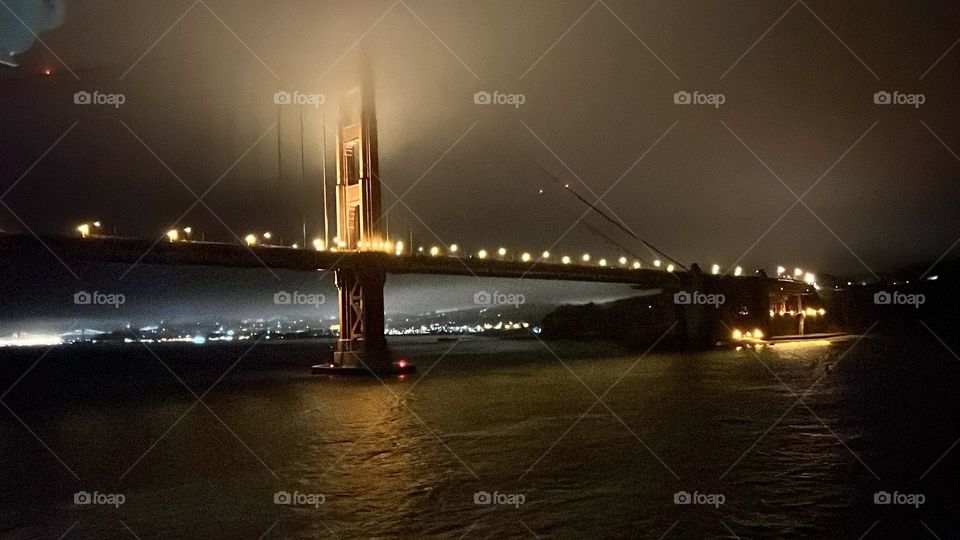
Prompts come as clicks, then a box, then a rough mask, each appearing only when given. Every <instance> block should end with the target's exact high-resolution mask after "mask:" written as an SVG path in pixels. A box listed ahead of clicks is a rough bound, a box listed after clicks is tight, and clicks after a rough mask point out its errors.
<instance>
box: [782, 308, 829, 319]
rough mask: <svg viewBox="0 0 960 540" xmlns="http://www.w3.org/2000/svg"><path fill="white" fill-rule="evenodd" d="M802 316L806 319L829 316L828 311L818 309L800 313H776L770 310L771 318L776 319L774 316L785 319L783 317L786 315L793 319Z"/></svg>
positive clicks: (809, 309) (786, 311)
mask: <svg viewBox="0 0 960 540" xmlns="http://www.w3.org/2000/svg"><path fill="white" fill-rule="evenodd" d="M800 314H803V316H804V317H823V316H824V315H826V314H827V310H825V309H823V308H820V309H816V308H812V307H808V308H806V309H804V310H803V311H800V312H797V311H794V310H792V309H791V310H780V311H774V310H772V309H771V310H770V316H771V317H774V316H780V317H783V316H785V315H789V316H791V317H796V316H797V315H800Z"/></svg>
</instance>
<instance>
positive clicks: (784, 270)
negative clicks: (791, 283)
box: [777, 266, 787, 276]
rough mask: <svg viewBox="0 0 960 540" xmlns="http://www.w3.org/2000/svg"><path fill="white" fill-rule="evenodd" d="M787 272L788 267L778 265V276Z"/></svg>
mask: <svg viewBox="0 0 960 540" xmlns="http://www.w3.org/2000/svg"><path fill="white" fill-rule="evenodd" d="M785 273H787V269H786V268H784V267H782V266H778V267H777V275H778V276H782V275H783V274H785Z"/></svg>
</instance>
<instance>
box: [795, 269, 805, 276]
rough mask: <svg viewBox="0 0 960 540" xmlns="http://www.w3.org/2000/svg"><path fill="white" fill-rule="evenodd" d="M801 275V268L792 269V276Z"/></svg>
mask: <svg viewBox="0 0 960 540" xmlns="http://www.w3.org/2000/svg"><path fill="white" fill-rule="evenodd" d="M802 275H803V270H801V269H799V268H794V269H793V277H800V276H802Z"/></svg>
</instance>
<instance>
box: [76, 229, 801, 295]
mask: <svg viewBox="0 0 960 540" xmlns="http://www.w3.org/2000/svg"><path fill="white" fill-rule="evenodd" d="M102 228H103V227H102V224H101V223H100V222H99V221H94V222H89V223H82V224H80V225H79V226H78V227H77V228H76V230H77V232H78V233H80V236H81V237H83V238H87V237H90V236H98V235H101V232H100V231H101V230H102ZM165 236H166V238H167V240H168V241H170V242H182V241H192V238H193V228H192V227H183V228H174V229H170V230H168V231H167V232H166V233H165ZM272 239H273V234H272V233H270V232H264V233H262V234H260V235H257V234H254V233H250V234H247V235H246V236H245V237H244V238H243V243H244V244H245V245H247V246H249V247H253V246H265V247H277V248H284V247H286V248H290V249H307V246H301V245H299V244H292V245H290V246H283V245H275V244H271V243H270V241H271V240H272ZM310 246H311V247H312V248H313V249H314V250H315V251H327V252H332V253H335V252H338V251H346V250H347V243H346V242H345V241H343V240H341V239H340V238H339V237H334V238H333V240H332V241H331V242H330V245H329V246H328V245H327V244H326V243H325V242H324V241H323V239H321V238H314V239H313V240H312V242H311V243H310ZM357 247H358V249H357V251H365V252H381V253H390V254H393V255H397V256H400V255H404V254H405V250H406V246H405V245H404V243H403V242H402V241H390V240H384V241H375V242H360V243H359V244H358V246H357ZM415 253H416V254H417V255H421V256H430V257H466V258H476V259H480V260H488V259H494V258H495V260H511V261H516V260H519V261H520V262H524V263H534V262H536V263H552V264H557V263H559V264H562V265H571V264H574V258H573V257H571V256H570V255H561V256H559V257H556V256H555V255H554V254H553V253H551V252H550V251H548V250H544V251H542V252H541V253H540V255H539V256H536V255H534V254H532V253H530V252H527V251H523V252H517V251H511V250H508V249H507V248H506V247H503V246H500V247H498V248H497V249H496V250H493V251H492V252H491V251H488V250H487V249H486V248H480V249H478V250H477V251H476V252H475V253H470V254H464V253H463V251H462V250H461V248H460V245H459V244H450V245H449V246H447V247H446V248H441V247H440V246H436V245H433V246H429V247H426V246H419V247H418V248H417V249H416V252H415ZM593 260H594V258H593V256H592V255H591V254H590V253H583V254H582V255H580V257H579V265H580V266H588V265H590V262H591V261H593ZM611 260H613V259H611ZM596 266H599V267H603V268H632V269H634V270H639V269H641V268H643V264H642V263H641V262H640V261H639V260H633V261H632V262H631V261H630V260H629V259H628V258H627V257H626V256H623V255H621V256H620V257H618V258H617V259H616V264H611V263H610V261H609V260H608V259H606V258H602V257H601V258H599V259H596ZM653 267H654V269H657V270H664V271H666V272H674V271H675V270H676V267H675V266H674V265H673V264H672V263H667V264H664V263H663V262H662V261H660V259H656V260H654V261H653ZM710 273H711V274H713V275H715V276H716V275H720V274H721V273H722V268H721V267H720V265H719V264H713V265H711V267H710ZM732 273H733V275H734V276H735V277H742V276H744V270H743V267H742V266H735V267H733V272H732ZM777 278H778V279H787V280H791V281H802V282H804V283H806V284H808V285H812V286H814V287H816V288H817V289H819V288H820V287H819V285H818V284H817V281H816V276H815V275H814V274H813V273H812V272H806V271H804V270H803V269H801V268H794V269H793V270H792V271H788V270H787V268H786V267H784V266H777Z"/></svg>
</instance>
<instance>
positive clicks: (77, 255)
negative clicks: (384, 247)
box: [0, 234, 691, 289]
mask: <svg viewBox="0 0 960 540" xmlns="http://www.w3.org/2000/svg"><path fill="white" fill-rule="evenodd" d="M45 246H46V247H45ZM51 251H52V252H53V253H55V254H56V255H57V257H59V258H60V259H62V260H63V261H65V262H67V263H68V264H69V262H70V261H91V262H104V263H120V264H128V265H133V264H137V263H139V264H161V265H197V266H221V267H237V268H258V267H259V268H264V267H266V268H270V269H274V270H278V269H283V270H299V271H316V270H332V269H335V268H351V267H380V268H383V269H384V270H385V271H386V272H387V273H389V274H437V275H449V276H476V277H484V278H524V279H547V280H567V281H588V282H599V283H626V284H631V285H637V286H640V287H644V288H651V289H652V288H664V287H666V288H676V287H678V286H681V285H683V284H685V283H687V282H688V281H689V280H690V278H691V276H690V274H689V273H688V272H672V273H671V272H665V271H663V270H654V269H648V268H640V269H634V268H619V267H600V266H596V265H593V266H588V265H579V264H573V263H571V264H561V263H559V262H545V261H531V262H521V261H511V260H499V259H479V258H476V257H451V256H436V257H433V256H429V255H402V256H397V255H393V254H387V253H378V252H349V253H348V252H329V251H316V250H313V249H294V248H290V247H282V246H254V247H248V246H245V245H241V244H227V243H216V242H193V241H178V242H169V241H167V240H166V239H164V240H162V241H160V242H156V243H154V241H152V240H143V239H136V238H120V237H100V236H97V237H88V238H80V237H75V236H40V237H34V236H32V235H26V234H0V256H2V257H4V258H9V257H16V256H20V257H32V258H37V257H41V258H42V257H47V258H49V259H50V260H51V262H53V261H54V259H53V256H52V255H51V253H50V252H51Z"/></svg>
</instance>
